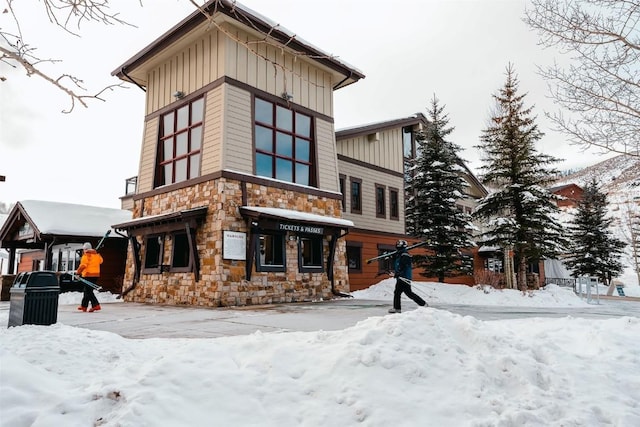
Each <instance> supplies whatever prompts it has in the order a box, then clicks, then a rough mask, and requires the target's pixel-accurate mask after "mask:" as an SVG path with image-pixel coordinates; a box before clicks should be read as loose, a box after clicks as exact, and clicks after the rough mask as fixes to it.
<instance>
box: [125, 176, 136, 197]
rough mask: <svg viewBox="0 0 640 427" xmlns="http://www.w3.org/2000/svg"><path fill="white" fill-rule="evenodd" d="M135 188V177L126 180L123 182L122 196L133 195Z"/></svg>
mask: <svg viewBox="0 0 640 427" xmlns="http://www.w3.org/2000/svg"><path fill="white" fill-rule="evenodd" d="M137 187H138V177H137V176H132V177H131V178H127V179H126V180H125V181H124V195H125V196H128V195H129V194H135V192H136V188H137Z"/></svg>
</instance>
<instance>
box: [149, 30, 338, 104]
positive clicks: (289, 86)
mask: <svg viewBox="0 0 640 427" xmlns="http://www.w3.org/2000/svg"><path fill="white" fill-rule="evenodd" d="M225 28H226V29H225V31H228V32H229V34H230V35H231V37H230V36H227V35H226V34H224V33H222V32H220V31H219V30H206V29H205V27H203V26H201V27H198V28H197V29H196V30H194V31H193V32H191V33H190V35H187V36H185V37H183V38H182V39H180V40H178V41H177V42H176V43H174V45H173V46H172V47H171V49H168V50H167V54H164V55H162V56H161V57H160V58H158V59H155V60H153V62H151V63H150V64H149V65H147V66H146V67H147V69H148V71H147V73H146V81H147V99H146V113H147V114H151V113H153V112H154V111H157V110H159V109H161V108H164V107H166V106H167V105H169V104H171V103H172V102H174V101H175V98H174V97H173V94H174V93H175V92H176V91H182V92H184V93H185V94H187V95H188V94H190V93H192V92H194V91H196V90H198V89H201V88H202V87H204V86H206V85H207V84H209V83H211V82H213V81H215V80H217V79H218V78H221V77H223V76H228V77H230V78H232V79H235V80H238V81H240V82H242V83H246V84H248V85H249V86H253V87H255V88H257V89H260V90H262V91H265V92H267V93H270V94H272V95H275V96H278V97H280V96H282V94H283V93H284V92H286V93H288V94H290V95H292V96H293V99H292V101H293V102H295V103H296V104H299V105H302V106H304V107H306V108H309V109H311V110H314V111H317V112H319V113H321V114H324V115H326V116H330V117H333V85H334V84H335V82H334V77H333V74H332V73H331V72H330V71H328V70H325V69H323V68H321V67H318V66H315V65H313V64H312V63H311V62H308V61H306V60H305V59H304V58H302V57H297V58H296V57H294V56H293V55H291V54H289V53H287V52H286V51H283V50H282V49H279V48H275V47H273V46H270V45H267V44H265V43H264V42H262V41H261V40H259V39H258V38H256V37H254V36H251V35H249V34H248V33H247V32H244V31H241V30H239V29H237V28H234V27H231V26H229V25H228V24H227V25H225Z"/></svg>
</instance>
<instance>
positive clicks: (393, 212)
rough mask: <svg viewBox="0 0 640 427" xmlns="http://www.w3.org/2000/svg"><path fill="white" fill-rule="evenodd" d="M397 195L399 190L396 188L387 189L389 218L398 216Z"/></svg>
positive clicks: (397, 217)
mask: <svg viewBox="0 0 640 427" xmlns="http://www.w3.org/2000/svg"><path fill="white" fill-rule="evenodd" d="M398 195H399V191H398V190H397V189H396V188H390V189H389V218H391V219H399V218H400V211H399V205H398Z"/></svg>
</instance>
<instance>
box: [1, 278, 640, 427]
mask: <svg viewBox="0 0 640 427" xmlns="http://www.w3.org/2000/svg"><path fill="white" fill-rule="evenodd" d="M635 286H636V287H637V285H635ZM414 287H415V288H416V290H418V289H419V291H420V292H421V293H422V294H423V295H425V297H427V300H428V301H429V302H433V303H436V302H437V303H442V304H445V303H451V304H473V305H497V306H542V307H544V306H550V307H574V306H581V305H587V303H586V302H585V301H584V300H583V299H580V298H578V297H577V296H576V295H575V294H574V293H573V292H572V291H571V290H570V289H567V288H560V287H558V286H554V285H550V286H548V287H547V288H545V289H544V290H541V291H536V292H532V293H529V294H525V295H523V294H522V293H521V292H519V291H514V290H502V291H498V290H494V289H487V288H477V287H476V288H471V287H466V286H452V285H440V284H436V283H416V285H415V286H414ZM392 289H393V281H392V280H385V281H382V282H380V283H379V284H376V285H374V286H372V287H371V288H369V289H367V290H365V291H360V292H356V293H354V297H355V298H362V299H384V300H386V301H389V302H390V299H391V293H392ZM638 289H639V290H640V287H638ZM625 292H626V293H627V295H633V294H636V289H635V288H634V287H633V286H627V288H625ZM637 295H639V296H640V292H637ZM79 298H80V294H62V295H61V297H60V304H77V303H78V301H79ZM100 300H101V304H104V305H105V307H106V308H105V309H106V310H108V307H109V304H122V302H121V300H117V299H116V298H115V297H113V296H108V295H106V294H104V293H101V294H100ZM406 301H407V300H406ZM627 304H640V302H628V303H627ZM403 307H405V311H404V312H403V313H402V314H394V315H384V316H378V317H370V318H368V319H366V320H363V321H361V322H359V323H358V324H356V325H355V326H353V327H350V328H347V329H344V330H340V331H322V330H319V331H314V332H286V333H263V332H259V331H258V332H255V333H252V334H250V335H246V336H235V337H225V338H215V339H185V338H171V339H169V338H150V339H126V338H123V337H121V336H119V335H116V334H113V333H110V332H102V331H95V330H88V329H82V328H77V327H72V326H68V325H65V324H61V323H58V324H55V325H52V326H32V325H24V326H19V327H13V328H0V377H1V381H0V396H2V400H1V403H0V409H1V410H0V425H2V426H12V427H20V426H56V427H57V426H136V427H138V426H171V427H173V426H213V425H216V426H218V425H219V426H278V427H283V426H356V425H363V426H385V427H386V426H477V427H480V426H487V427H488V426H550V425H556V426H560V425H562V426H616V427H627V426H628V427H635V426H638V425H640V346H639V345H638V337H639V336H640V319H639V318H638V317H633V316H628V317H618V318H610V319H608V318H603V319H602V320H598V321H595V322H594V321H589V322H585V321H583V320H584V319H580V318H572V317H569V316H567V317H565V318H531V319H522V320H498V321H481V320H478V319H476V318H474V317H470V316H464V317H463V316H460V315H456V314H452V313H450V312H448V311H445V310H438V309H434V308H431V307H427V308H417V309H415V308H414V307H415V305H413V306H412V305H411V304H410V303H408V302H405V303H404V306H403ZM7 315H8V311H6V310H5V311H4V312H1V313H0V325H6V324H7V320H8V319H7ZM81 315H86V316H91V315H98V316H99V315H100V314H99V313H92V314H89V313H86V314H84V313H83V314H81ZM300 316H301V318H300V321H301V322H304V318H303V316H304V312H301V313H300Z"/></svg>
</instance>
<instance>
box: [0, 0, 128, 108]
mask: <svg viewBox="0 0 640 427" xmlns="http://www.w3.org/2000/svg"><path fill="white" fill-rule="evenodd" d="M5 4H6V7H5V8H4V10H3V11H2V13H3V14H9V15H10V17H11V21H12V24H13V29H12V30H13V31H12V30H9V29H7V28H4V27H3V28H0V62H2V63H4V64H6V65H8V66H10V67H11V68H14V69H18V68H21V69H23V70H24V71H25V72H26V74H27V76H29V77H31V76H38V77H40V78H42V79H44V80H45V81H47V82H48V83H50V84H51V85H53V86H54V87H56V88H57V89H59V90H61V91H63V92H64V93H65V94H67V95H68V96H69V98H70V102H71V104H70V107H69V108H67V109H64V110H62V112H63V113H70V112H72V111H73V109H74V108H75V106H76V105H77V104H80V105H81V106H83V107H85V108H87V107H88V105H87V101H89V100H92V99H95V100H100V101H104V99H103V98H102V97H101V95H102V94H103V93H104V92H105V91H108V90H109V91H110V90H113V89H115V88H117V87H125V86H124V84H123V83H122V82H121V83H118V84H113V85H108V86H106V87H104V88H102V89H101V90H99V91H98V92H97V93H94V94H87V93H86V92H87V89H86V88H85V87H84V82H83V80H82V79H80V78H79V77H76V76H74V75H73V74H69V73H62V74H60V75H59V76H57V77H54V76H52V75H51V74H49V73H48V72H45V71H43V69H42V67H41V65H43V64H44V63H49V64H55V63H58V62H61V60H59V59H52V58H47V59H44V58H41V57H40V56H39V55H37V54H36V48H35V47H33V46H32V45H30V44H29V43H27V42H26V41H25V40H26V38H25V35H24V34H23V30H22V25H21V19H20V15H19V14H18V13H17V12H16V8H15V7H14V5H17V2H16V1H15V0H5ZM42 5H43V6H42V7H43V8H44V9H45V11H46V14H47V18H48V19H49V22H51V23H52V24H54V25H55V26H57V27H59V28H61V29H62V30H64V31H65V32H67V33H69V34H71V35H73V36H76V37H79V36H80V31H79V30H80V27H81V25H82V24H84V23H89V22H96V23H99V24H103V25H116V24H117V25H129V26H131V24H129V23H127V22H126V21H124V20H122V19H121V18H120V17H119V13H117V12H112V11H111V10H110V7H109V1H108V0H42ZM32 9H33V8H31V9H29V10H32ZM6 80H7V76H0V82H4V81H6Z"/></svg>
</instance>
